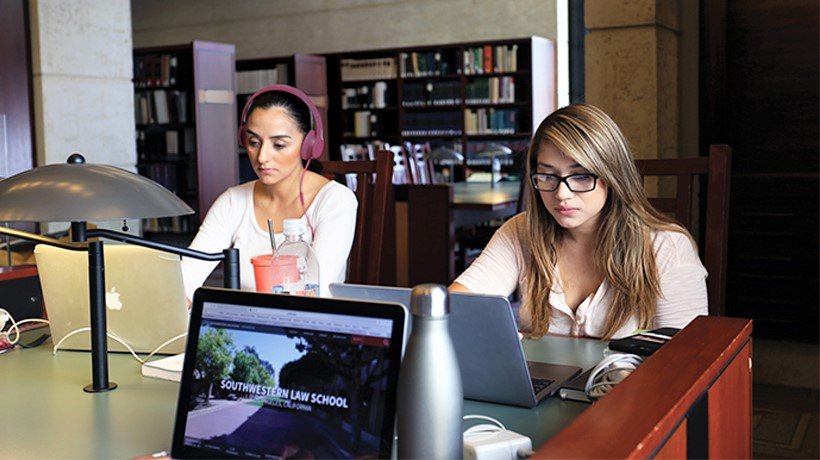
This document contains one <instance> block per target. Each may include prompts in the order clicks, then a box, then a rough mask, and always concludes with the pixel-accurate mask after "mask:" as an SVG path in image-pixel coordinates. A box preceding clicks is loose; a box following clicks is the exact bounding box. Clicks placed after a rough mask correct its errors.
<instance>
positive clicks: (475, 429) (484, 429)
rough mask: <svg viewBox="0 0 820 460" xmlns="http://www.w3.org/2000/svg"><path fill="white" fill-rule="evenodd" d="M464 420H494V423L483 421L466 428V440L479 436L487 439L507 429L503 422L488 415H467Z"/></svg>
mask: <svg viewBox="0 0 820 460" xmlns="http://www.w3.org/2000/svg"><path fill="white" fill-rule="evenodd" d="M464 420H487V421H489V422H493V423H494V425H490V424H487V423H482V424H480V425H474V426H471V427H470V428H467V429H466V430H464V439H465V440H474V439H477V438H481V439H486V438H491V437H493V436H494V435H495V434H496V433H499V432H501V431H505V430H506V429H507V427H505V426H504V424H503V423H501V422H500V421H498V420H496V419H494V418H492V417H488V416H486V415H476V414H473V415H465V416H464Z"/></svg>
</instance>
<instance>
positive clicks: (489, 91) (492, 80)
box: [465, 75, 515, 104]
mask: <svg viewBox="0 0 820 460" xmlns="http://www.w3.org/2000/svg"><path fill="white" fill-rule="evenodd" d="M466 90H467V96H466V98H465V103H467V104H505V103H513V102H515V79H514V78H513V77H512V76H510V75H507V76H503V77H480V78H476V79H475V80H473V81H472V82H470V83H469V84H467V88H466Z"/></svg>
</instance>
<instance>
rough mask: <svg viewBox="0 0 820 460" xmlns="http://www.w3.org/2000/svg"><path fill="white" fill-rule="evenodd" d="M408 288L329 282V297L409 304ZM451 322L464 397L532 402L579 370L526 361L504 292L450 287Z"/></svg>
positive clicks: (512, 403)
mask: <svg viewBox="0 0 820 460" xmlns="http://www.w3.org/2000/svg"><path fill="white" fill-rule="evenodd" d="M411 291H412V290H411V289H410V288H401V287H388V286H367V285H356V284H345V283H333V284H331V285H330V293H331V295H332V296H333V297H339V298H351V299H362V300H372V301H382V302H383V301H388V302H400V303H402V304H404V305H405V306H406V307H408V308H410V293H411ZM408 316H411V315H408ZM449 328H450V336H451V337H452V340H453V346H454V348H455V350H456V355H457V356H458V364H459V368H460V370H461V383H462V385H463V386H464V397H465V398H468V399H475V400H479V401H488V402H493V403H499V404H509V405H514V406H523V407H533V406H535V405H536V404H538V403H539V402H540V401H541V400H543V399H544V398H546V397H548V396H550V395H552V394H554V393H555V392H556V391H557V390H558V389H559V388H560V387H561V385H562V384H563V383H564V382H566V381H567V380H569V379H571V378H573V377H574V376H576V375H578V374H579V373H580V372H581V368H580V367H577V366H567V365H563V364H549V363H537V362H531V361H527V360H526V358H525V357H524V349H523V348H522V346H521V341H520V340H519V338H518V330H517V328H516V325H515V318H514V316H513V311H512V308H511V307H510V302H509V301H508V300H507V299H506V298H505V297H502V296H491V295H479V294H465V293H451V294H450V320H449Z"/></svg>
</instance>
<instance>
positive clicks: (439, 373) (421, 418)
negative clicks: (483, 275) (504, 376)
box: [397, 284, 464, 459]
mask: <svg viewBox="0 0 820 460" xmlns="http://www.w3.org/2000/svg"><path fill="white" fill-rule="evenodd" d="M448 301H449V294H448V292H447V289H445V288H444V286H440V285H437V284H421V285H419V286H416V287H415V288H413V292H412V297H411V300H410V309H411V310H412V313H413V329H412V331H411V333H410V339H409V340H408V342H407V349H406V350H405V352H404V359H403V360H402V363H401V371H400V372H399V388H398V418H397V424H398V436H399V437H398V458H402V459H405V458H410V459H436V458H447V459H460V458H462V450H463V442H464V441H463V438H462V416H463V410H464V407H463V406H464V401H463V398H464V393H463V389H462V386H461V373H460V371H459V368H458V360H457V359H456V352H455V349H454V348H453V342H452V340H451V339H450V331H449V329H448V327H447V323H448V317H449V315H450V306H449V303H448Z"/></svg>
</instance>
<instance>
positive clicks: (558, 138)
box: [450, 104, 708, 339]
mask: <svg viewBox="0 0 820 460" xmlns="http://www.w3.org/2000/svg"><path fill="white" fill-rule="evenodd" d="M526 164H527V170H526V174H527V177H526V184H523V185H524V186H525V187H526V188H525V191H524V193H525V203H526V212H524V213H521V214H519V215H517V216H514V217H513V218H511V219H510V220H509V221H507V222H506V223H505V224H504V225H503V226H502V227H501V228H500V229H499V230H498V231H497V232H496V234H495V235H494V236H493V238H492V240H491V241H490V243H489V244H488V245H487V247H486V248H485V249H484V251H482V253H481V255H480V256H479V257H478V259H476V260H475V262H473V263H472V265H470V267H468V268H467V270H465V271H464V273H462V274H461V275H460V276H459V277H458V278H457V279H456V281H455V282H454V283H453V284H452V285H451V286H450V289H451V290H454V291H471V292H477V293H483V294H498V295H505V296H506V295H510V294H512V293H513V291H515V289H519V292H520V293H521V296H522V303H521V319H520V322H519V328H520V329H521V330H522V332H524V333H525V334H528V335H529V336H531V337H535V338H537V337H541V336H543V335H544V334H546V333H551V334H564V335H573V336H591V337H600V338H604V339H610V338H619V337H624V336H626V335H630V334H631V333H632V332H633V331H635V330H636V329H638V328H640V329H653V328H659V327H676V328H683V327H684V326H686V324H688V323H689V322H690V321H691V320H692V319H694V318H695V316H698V315H705V314H707V311H708V310H707V297H706V269H705V268H704V267H703V264H702V263H701V261H700V259H699V258H698V254H697V251H696V249H695V245H694V242H693V240H692V237H691V236H690V235H689V233H688V232H687V231H686V230H685V229H684V228H683V227H681V226H679V225H677V224H676V223H675V222H674V221H672V220H671V219H669V218H668V217H666V216H664V215H663V214H661V213H660V212H658V211H657V210H655V209H654V208H653V207H652V205H651V204H649V201H648V200H647V198H646V196H645V194H644V190H643V182H642V181H641V177H640V175H639V173H638V170H637V168H636V167H635V163H634V161H633V158H632V153H631V152H630V150H629V147H628V144H627V141H626V139H625V138H624V136H623V134H622V133H621V130H620V129H619V128H618V126H617V125H616V124H615V122H614V121H612V119H611V118H610V117H609V116H607V114H605V113H604V112H603V111H601V110H600V109H598V108H596V107H593V106H591V105H586V104H578V105H571V106H568V107H564V108H562V109H559V110H557V111H556V112H554V113H552V114H551V115H550V116H548V117H547V118H546V119H545V120H544V121H543V122H542V123H541V125H540V126H539V127H538V130H537V131H536V133H535V136H534V137H533V140H532V143H531V145H530V150H529V152H528V154H527V162H526Z"/></svg>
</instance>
